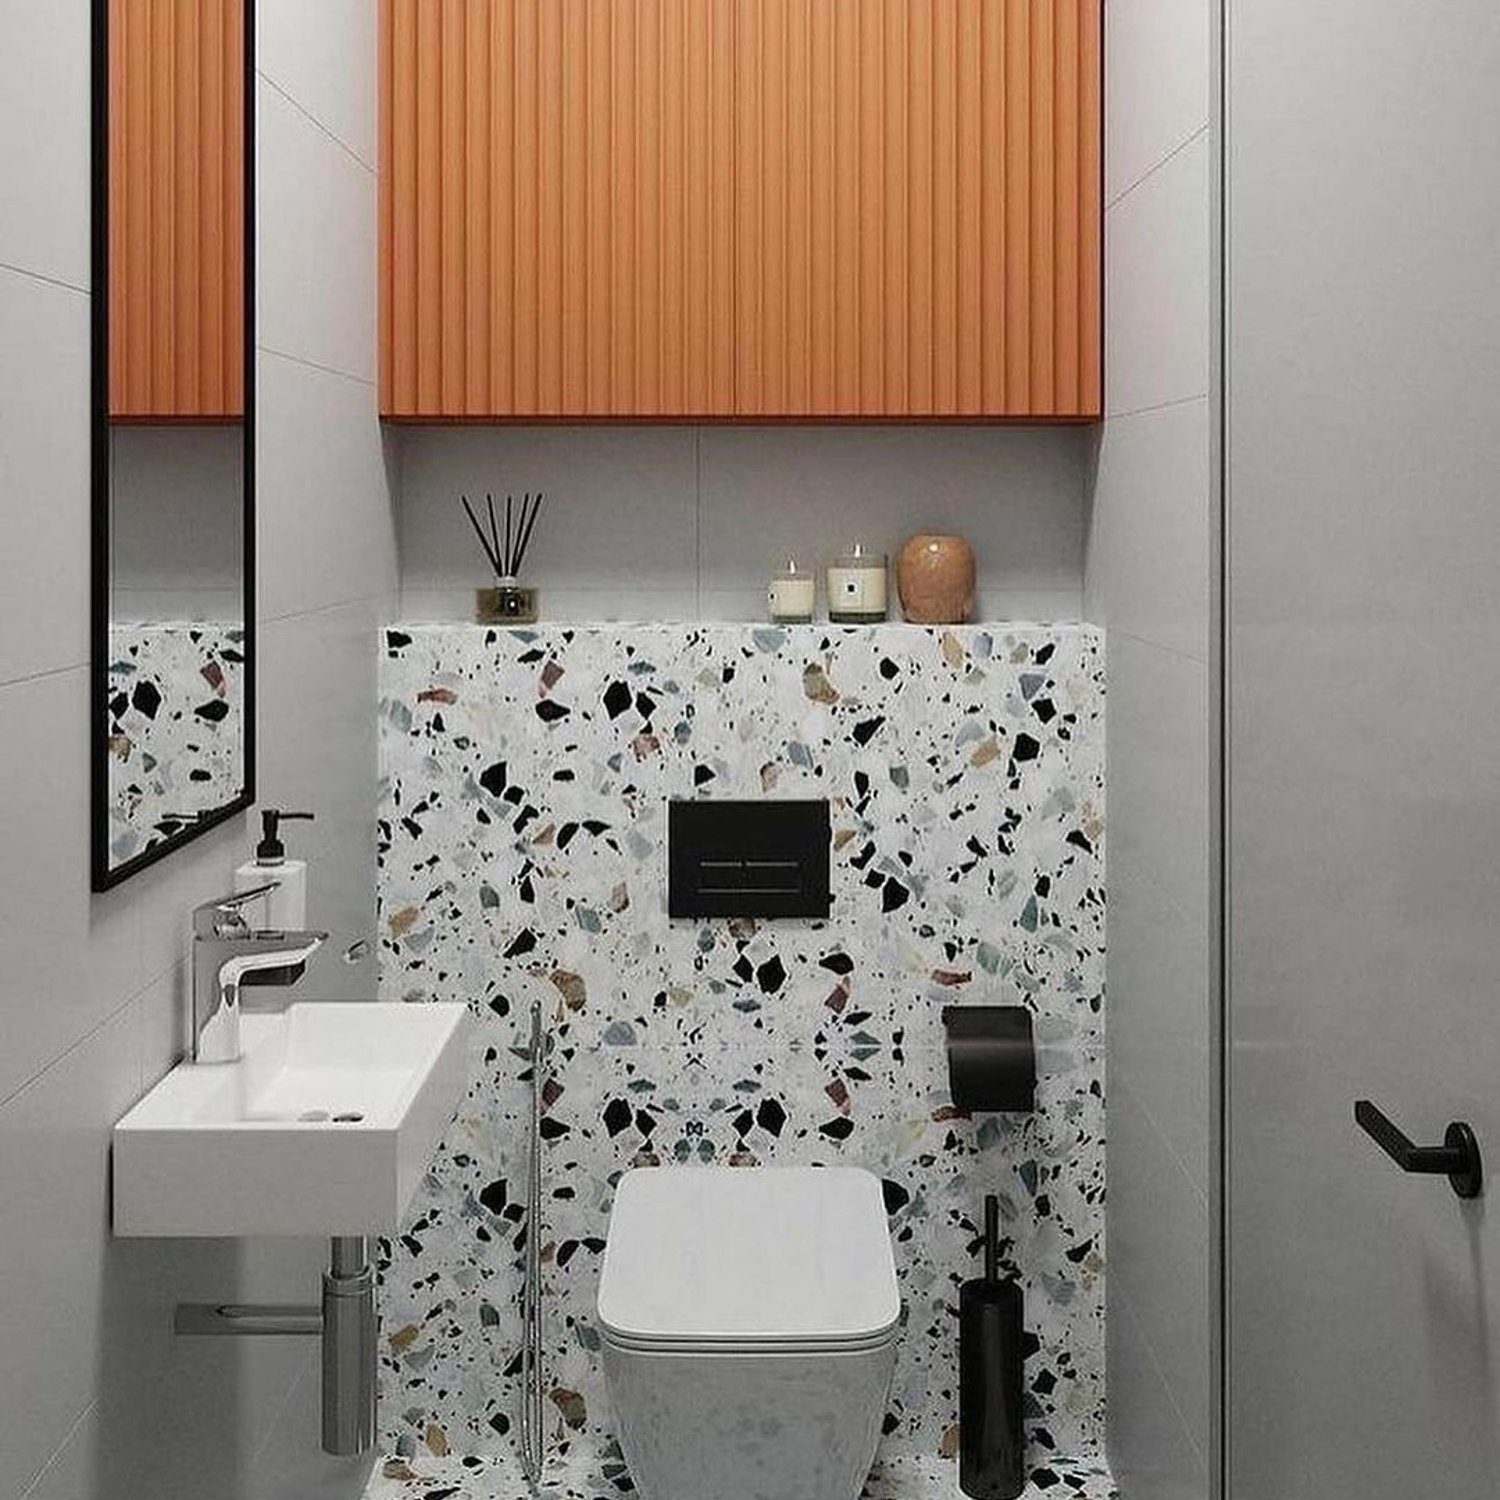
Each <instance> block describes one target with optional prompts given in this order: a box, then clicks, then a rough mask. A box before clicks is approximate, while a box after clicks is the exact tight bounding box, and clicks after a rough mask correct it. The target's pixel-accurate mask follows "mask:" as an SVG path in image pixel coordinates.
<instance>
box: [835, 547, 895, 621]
mask: <svg viewBox="0 0 1500 1500" xmlns="http://www.w3.org/2000/svg"><path fill="white" fill-rule="evenodd" d="M828 618H829V619H830V620H832V621H834V622H835V623H836V624H840V625H864V624H869V623H871V622H872V621H876V620H883V619H885V554H884V553H883V552H866V551H865V549H864V548H863V547H862V546H860V544H859V543H858V542H856V543H855V544H854V546H852V547H851V548H850V549H849V550H848V551H847V552H845V553H842V554H840V556H838V557H836V558H835V559H834V560H833V562H832V563H831V564H830V565H829V568H828Z"/></svg>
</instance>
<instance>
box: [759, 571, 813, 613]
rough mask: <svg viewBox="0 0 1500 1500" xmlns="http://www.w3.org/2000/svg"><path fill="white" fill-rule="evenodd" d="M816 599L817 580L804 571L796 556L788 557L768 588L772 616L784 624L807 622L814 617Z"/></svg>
mask: <svg viewBox="0 0 1500 1500" xmlns="http://www.w3.org/2000/svg"><path fill="white" fill-rule="evenodd" d="M816 601H817V582H816V580H815V579H814V577H813V575H812V574H811V573H805V572H803V571H802V569H801V568H799V567H798V566H797V562H796V559H795V558H788V559H787V562H786V566H785V567H784V568H783V569H782V570H781V572H780V573H778V574H777V575H776V577H775V578H773V579H772V580H771V583H770V586H769V588H767V590H766V602H767V604H769V606H770V609H771V618H772V619H773V620H774V621H776V622H777V623H778V624H782V625H802V624H806V623H807V622H808V621H809V620H811V619H812V617H813V606H814V604H815V603H816Z"/></svg>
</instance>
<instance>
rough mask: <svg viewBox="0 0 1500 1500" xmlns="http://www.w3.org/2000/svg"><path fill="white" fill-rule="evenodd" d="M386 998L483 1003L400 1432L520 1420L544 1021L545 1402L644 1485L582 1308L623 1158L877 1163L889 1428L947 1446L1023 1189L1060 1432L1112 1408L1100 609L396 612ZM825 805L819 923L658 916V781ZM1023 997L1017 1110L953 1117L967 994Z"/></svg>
mask: <svg viewBox="0 0 1500 1500" xmlns="http://www.w3.org/2000/svg"><path fill="white" fill-rule="evenodd" d="M382 648H383V649H382V674H383V675H382V701H381V710H380V725H381V731H380V732H381V756H382V775H383V790H382V809H381V823H380V871H379V900H380V934H381V948H382V952H381V991H382V995H383V997H384V998H386V999H391V1000H407V1001H418V1002H419V1001H425V1000H460V1001H464V1002H466V1003H468V1004H469V1005H470V1006H471V1007H472V1008H473V1009H474V1011H475V1012H476V1014H477V1015H478V1016H479V1017H480V1019H481V1023H482V1024H481V1025H480V1026H479V1027H477V1028H476V1031H477V1032H478V1033H479V1041H478V1044H477V1046H476V1051H475V1055H474V1062H473V1074H472V1079H471V1084H470V1088H469V1091H468V1096H467V1099H466V1101H465V1102H464V1104H463V1106H462V1107H461V1109H460V1111H459V1115H458V1118H457V1120H456V1122H455V1124H454V1126H453V1128H452V1130H451V1131H450V1132H449V1135H448V1139H447V1141H446V1143H445V1145H444V1147H443V1149H442V1150H441V1152H440V1153H439V1155H438V1158H437V1160H436V1161H435V1163H434V1165H433V1167H432V1169H431V1171H430V1173H429V1174H428V1177H427V1180H426V1182H425V1184H424V1186H423V1188H422V1190H421V1192H420V1194H419V1198H418V1201H417V1203H416V1205H415V1206H414V1208H413V1210H412V1213H411V1219H410V1223H409V1224H408V1225H407V1227H406V1229H405V1232H404V1233H402V1234H401V1235H399V1236H397V1237H395V1238H394V1239H392V1240H391V1241H390V1242H389V1243H388V1244H383V1245H382V1247H381V1271H382V1290H381V1298H382V1309H381V1310H382V1317H383V1333H382V1348H381V1423H382V1427H383V1442H384V1444H385V1446H386V1447H387V1449H388V1450H392V1451H395V1452H397V1453H403V1454H407V1455H412V1456H424V1455H431V1454H443V1453H445V1452H451V1453H475V1454H492V1453H500V1452H504V1451H506V1450H508V1449H509V1448H510V1447H511V1445H512V1444H513V1442H514V1428H515V1422H516V1413H517V1411H518V1401H519V1391H518V1382H517V1374H518V1347H519V1346H518V1337H519V1294H520V1285H521V1283H520V1273H519V1264H520V1256H521V1250H522V1246H523V1244H524V1236H525V1235H526V1233H527V1232H528V1231H529V1229H530V1225H529V1223H528V1215H527V1211H526V1205H525V1203H524V1201H523V1195H524V1192H525V1180H526V1176H525V1174H526V1128H525V1121H526V1119H527V1109H528V1088H529V1072H528V1052H527V1043H528V1034H529V1029H530V1017H531V1008H532V1005H533V1002H534V1001H535V1000H536V999H538V998H540V1001H541V1003H542V1005H543V1008H544V1010H545V1013H546V1015H547V1018H548V1022H549V1026H550V1029H551V1033H552V1051H551V1059H550V1062H551V1066H550V1077H549V1080H548V1082H547V1084H546V1088H545V1106H546V1113H545V1119H544V1126H543V1135H544V1140H545V1147H544V1151H545V1166H544V1170H545V1182H546V1190H545V1193H544V1197H543V1201H542V1204H541V1220H542V1222H541V1225H540V1228H539V1232H540V1234H541V1235H542V1240H543V1252H544V1253H543V1260H544V1273H545V1282H546V1292H547V1298H546V1304H547V1306H546V1346H547V1347H546V1365H547V1380H548V1391H549V1397H550V1399H549V1402H548V1414H549V1427H550V1430H551V1438H552V1441H553V1443H554V1447H555V1450H556V1451H559V1452H562V1453H570V1452H571V1453H572V1454H574V1455H577V1454H578V1452H579V1451H580V1450H589V1451H592V1452H593V1453H594V1454H595V1455H596V1456H597V1457H598V1458H599V1460H600V1461H601V1462H602V1464H603V1472H605V1473H606V1474H613V1475H615V1476H616V1478H617V1479H618V1482H619V1483H620V1484H621V1486H622V1487H623V1486H624V1485H626V1484H628V1480H627V1479H626V1478H625V1477H624V1475H623V1472H622V1466H621V1465H620V1463H619V1461H618V1449H617V1446H616V1445H615V1442H614V1435H613V1424H612V1415H611V1412H610V1409H609V1403H608V1398H607V1394H606V1391H605V1389H604V1386H603V1381H602V1376H601V1372H600V1368H599V1362H598V1357H597V1356H598V1334H597V1331H596V1329H595V1324H594V1296H595V1291H596V1288H597V1282H598V1275H599V1269H600V1264H601V1259H602V1252H603V1249H604V1244H605V1235H606V1232H607V1226H608V1219H609V1208H610V1201H611V1194H612V1190H613V1183H614V1181H615V1180H616V1179H617V1177H618V1174H619V1173H620V1172H621V1171H623V1170H624V1169H626V1168H628V1167H630V1166H633V1165H642V1164H653V1165H657V1164H659V1165H663V1166H670V1165H671V1164H673V1163H678V1162H731V1163H742V1164H745V1165H752V1164H756V1163H769V1162H782V1163H790V1162H796V1163H803V1162H813V1163H833V1162H850V1163H858V1164H861V1165H864V1166H867V1167H869V1168H870V1169H871V1170H872V1171H874V1172H876V1173H877V1174H878V1175H879V1176H880V1177H881V1178H882V1179H883V1181H884V1183H885V1194H886V1205H887V1208H888V1210H889V1215H890V1226H891V1233H892V1237H893V1242H894V1246H895V1253H896V1258H897V1265H898V1271H899V1276H900V1282H901V1289H902V1295H903V1301H904V1306H905V1317H906V1327H905V1331H904V1334H903V1337H902V1341H901V1345H900V1360H899V1366H898V1370H897V1375H896V1380H895V1384H894V1389H893V1390H892V1393H891V1399H890V1407H889V1415H888V1417H887V1421H886V1437H885V1441H884V1450H883V1451H884V1452H885V1453H886V1455H887V1456H888V1457H899V1456H901V1455H903V1454H912V1455H934V1456H935V1455H941V1454H951V1453H952V1452H953V1451H954V1449H955V1445H956V1430H955V1425H954V1424H955V1422H956V1406H957V1399H956V1324H955V1318H954V1308H955V1306H956V1300H957V1286H958V1283H959V1282H960V1281H961V1280H963V1279H964V1278H965V1277H967V1276H969V1275H972V1274H975V1271H976V1265H977V1261H976V1252H977V1242H976V1225H977V1223H978V1221H979V1218H980V1213H981V1205H982V1200H983V1195H984V1194H985V1193H986V1192H987V1191H992V1192H996V1193H998V1194H999V1195H1000V1198H1001V1203H1002V1214H1003V1223H1004V1232H1005V1234H1006V1235H1007V1236H1008V1237H1009V1239H1010V1241H1011V1248H1010V1257H1011V1259H1012V1260H1013V1262H1014V1264H1015V1265H1016V1266H1018V1267H1019V1269H1020V1270H1021V1273H1022V1275H1023V1280H1024V1284H1025V1288H1026V1292H1027V1298H1028V1310H1029V1324H1030V1327H1031V1329H1032V1330H1033V1331H1034V1333H1035V1336H1036V1339H1037V1348H1036V1349H1035V1351H1034V1352H1033V1353H1032V1355H1031V1358H1030V1359H1029V1362H1028V1366H1027V1380H1028V1391H1029V1405H1030V1417H1029V1428H1030V1436H1031V1441H1032V1444H1033V1457H1034V1458H1035V1457H1036V1456H1037V1455H1042V1456H1043V1457H1045V1455H1046V1454H1048V1453H1056V1454H1069V1455H1089V1454H1094V1453H1097V1452H1098V1451H1100V1449H1101V1448H1102V1442H1103V1419H1104V1364H1103V1361H1104V1325H1103V1305H1104V1263H1105V1257H1104V1196H1105V1183H1104V1123H1105V1105H1104V1077H1103V1057H1104V993H1103V992H1104V917H1105V913H1104V893H1103V891H1104V887H1103V879H1104V868H1103V836H1104V676H1103V649H1102V639H1101V637H1100V636H1099V634H1098V633H1097V632H1096V631H1094V630H1093V629H1091V628H1090V627H1087V626H1079V625H1059V626H1041V625H1039V626H1021V625H1015V626H1004V627H1000V626H997V627H972V626H971V627H963V628H952V629H922V628H916V627H909V626H898V625H889V626H870V627H855V628H837V627H827V626H817V625H814V626H802V627H795V628H792V629H785V630H783V629H771V628H756V627H751V626H743V625H713V626H700V625H676V626H608V627H597V626H594V627H583V626H579V627H567V626H546V627H541V628H533V629H528V630H513V631H502V630H487V629H483V628H480V627H472V626H420V627H404V626H403V627H401V628H398V629H393V630H390V631H387V632H385V633H384V635H383V637H382ZM695 794H696V795H699V796H704V797H799V796H814V797H827V798H828V799H829V801H830V805H831V812H832V824H833V829H834V835H833V861H832V886H833V910H832V915H831V917H830V919H829V920H827V921H817V922H813V921H776V922H756V921H753V920H747V919H740V920H727V919H726V920H715V921H676V922H673V921H669V920H668V918H667V916H666V901H665V889H664V853H665V834H666V816H667V803H668V800H669V799H670V798H673V797H682V796H692V795H695ZM983 1002H991V1003H1022V1004H1025V1005H1027V1006H1028V1007H1029V1008H1030V1009H1031V1010H1032V1011H1033V1012H1034V1014H1035V1024H1036V1035H1037V1039H1038V1045H1039V1061H1040V1081H1039V1092H1038V1108H1037V1111H1036V1112H1035V1113H1034V1114H1032V1115H1030V1116H1024V1117H1023V1116H999V1115H984V1116H975V1117H973V1118H970V1117H967V1116H965V1115H964V1114H962V1113H960V1112H959V1111H957V1110H955V1109H954V1107H953V1106H952V1103H951V1100H950V1099H949V1096H948V1092H947V1078H946V1069H945V1061H944V1054H943V1050H942V1029H941V1022H940V1010H941V1007H942V1006H943V1005H944V1004H950V1003H959V1004H962V1003H983Z"/></svg>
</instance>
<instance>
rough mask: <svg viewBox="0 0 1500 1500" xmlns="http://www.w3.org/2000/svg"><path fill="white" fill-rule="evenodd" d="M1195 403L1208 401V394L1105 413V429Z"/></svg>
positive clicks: (1182, 397) (1197, 392)
mask: <svg viewBox="0 0 1500 1500" xmlns="http://www.w3.org/2000/svg"><path fill="white" fill-rule="evenodd" d="M1195 401H1202V402H1205V403H1206V402H1207V401H1208V392H1207V391H1206V390H1205V391H1195V392H1194V393H1193V394H1192V395H1191V396H1173V397H1172V399H1171V400H1170V401H1153V402H1152V403H1151V404H1150V405H1149V406H1127V407H1123V408H1122V409H1121V410H1119V411H1107V412H1105V414H1104V425H1105V426H1106V427H1107V426H1108V425H1109V424H1110V423H1111V422H1122V421H1124V420H1125V419H1126V418H1127V417H1145V416H1150V415H1151V413H1152V412H1158V411H1171V410H1172V409H1173V407H1177V406H1191V405H1192V404H1193V402H1195Z"/></svg>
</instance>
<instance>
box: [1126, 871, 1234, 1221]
mask: <svg viewBox="0 0 1500 1500" xmlns="http://www.w3.org/2000/svg"><path fill="white" fill-rule="evenodd" d="M1208 964H1209V959H1208V927H1207V924H1206V923H1204V922H1201V921H1195V920H1192V919H1190V918H1187V917H1185V916H1184V915H1183V914H1182V912H1180V911H1179V910H1178V909H1177V908H1176V907H1175V906H1173V905H1172V903H1171V902H1170V901H1169V900H1168V899H1167V897H1166V896H1165V894H1164V893H1163V892H1162V890H1161V888H1160V887H1159V886H1158V885H1157V884H1156V882H1155V881H1154V880H1152V879H1151V878H1150V876H1149V875H1147V874H1145V873H1144V872H1142V871H1133V872H1130V874H1129V878H1128V879H1121V878H1119V877H1118V876H1117V875H1116V873H1115V872H1114V871H1111V872H1110V888H1109V1026H1108V1037H1109V1076H1110V1082H1111V1087H1112V1088H1113V1086H1114V1085H1115V1084H1117V1083H1126V1084H1128V1085H1129V1086H1130V1088H1131V1090H1132V1091H1133V1093H1134V1094H1135V1095H1136V1096H1137V1097H1138V1098H1139V1099H1140V1101H1141V1103H1142V1104H1143V1105H1144V1106H1145V1108H1146V1110H1147V1111H1148V1112H1149V1113H1150V1115H1151V1117H1152V1118H1153V1119H1154V1120H1155V1121H1156V1122H1157V1124H1158V1126H1159V1127H1160V1129H1161V1131H1162V1134H1163V1135H1164V1136H1165V1138H1166V1140H1167V1142H1168V1144H1169V1145H1170V1146H1171V1148H1172V1151H1173V1153H1174V1154H1175V1155H1176V1157H1177V1159H1178V1160H1179V1161H1180V1162H1181V1163H1182V1165H1183V1166H1184V1167H1185V1168H1186V1170H1187V1171H1188V1173H1189V1175H1190V1176H1191V1177H1192V1180H1193V1182H1194V1184H1195V1185H1196V1186H1197V1188H1198V1191H1199V1192H1200V1193H1203V1194H1205V1195H1206V1194H1207V1192H1208V1186H1209V1078H1208V1073H1209V1017H1208V1001H1209V967H1208ZM1131 1165H1133V1164H1131Z"/></svg>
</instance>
